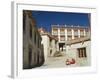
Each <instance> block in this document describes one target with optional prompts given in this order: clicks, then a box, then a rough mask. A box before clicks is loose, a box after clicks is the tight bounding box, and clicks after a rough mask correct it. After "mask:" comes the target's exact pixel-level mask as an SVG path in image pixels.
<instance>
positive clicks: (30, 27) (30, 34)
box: [30, 24, 32, 39]
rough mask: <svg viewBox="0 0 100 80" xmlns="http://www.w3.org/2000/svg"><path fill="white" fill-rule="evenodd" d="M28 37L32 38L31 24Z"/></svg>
mask: <svg viewBox="0 0 100 80" xmlns="http://www.w3.org/2000/svg"><path fill="white" fill-rule="evenodd" d="M30 38H31V39H32V25H31V24H30Z"/></svg>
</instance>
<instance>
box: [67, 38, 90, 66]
mask: <svg viewBox="0 0 100 80" xmlns="http://www.w3.org/2000/svg"><path fill="white" fill-rule="evenodd" d="M90 53H91V41H90V38H89V37H84V38H79V39H76V40H70V41H68V42H66V54H67V59H69V60H71V59H75V65H76V66H90V65H91V54H90Z"/></svg>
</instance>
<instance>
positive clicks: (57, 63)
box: [38, 55, 76, 68]
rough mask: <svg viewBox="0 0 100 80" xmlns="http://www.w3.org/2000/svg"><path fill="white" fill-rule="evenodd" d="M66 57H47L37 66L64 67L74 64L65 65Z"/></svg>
mask: <svg viewBox="0 0 100 80" xmlns="http://www.w3.org/2000/svg"><path fill="white" fill-rule="evenodd" d="M66 59H67V56H66V55H63V56H60V57H48V59H47V61H46V62H45V63H44V65H42V66H41V67H38V68H64V67H72V66H76V65H75V64H72V65H66Z"/></svg>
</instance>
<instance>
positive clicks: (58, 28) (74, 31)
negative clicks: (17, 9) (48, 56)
mask: <svg viewBox="0 0 100 80" xmlns="http://www.w3.org/2000/svg"><path fill="white" fill-rule="evenodd" d="M51 27H52V29H51V33H52V35H53V36H55V37H56V38H58V45H59V46H58V48H57V49H58V50H60V51H65V50H66V48H65V42H66V41H70V40H72V39H78V38H83V37H86V36H89V35H90V28H89V27H82V26H73V25H71V26H68V25H51Z"/></svg>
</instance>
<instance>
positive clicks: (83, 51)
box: [77, 47, 87, 58]
mask: <svg viewBox="0 0 100 80" xmlns="http://www.w3.org/2000/svg"><path fill="white" fill-rule="evenodd" d="M77 50H78V57H79V58H84V57H87V55H86V48H85V47H84V48H78V49H77Z"/></svg>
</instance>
